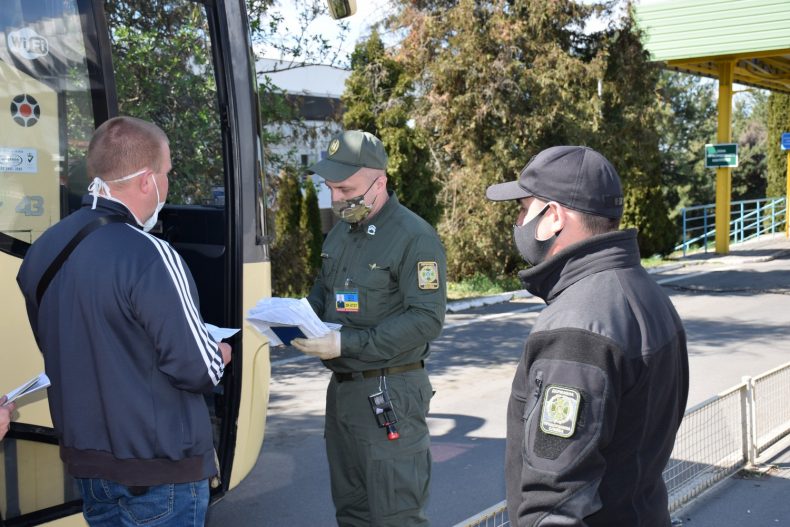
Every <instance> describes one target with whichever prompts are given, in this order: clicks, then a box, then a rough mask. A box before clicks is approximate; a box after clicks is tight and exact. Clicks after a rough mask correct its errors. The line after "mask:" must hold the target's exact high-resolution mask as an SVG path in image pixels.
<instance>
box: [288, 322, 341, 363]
mask: <svg viewBox="0 0 790 527" xmlns="http://www.w3.org/2000/svg"><path fill="white" fill-rule="evenodd" d="M291 345H292V346H293V347H294V348H296V349H298V350H299V351H301V352H302V353H304V354H305V355H312V356H313V357H318V358H319V359H321V360H330V359H335V358H337V357H339V356H340V332H339V331H336V330H334V329H333V330H331V331H330V332H329V333H327V334H326V335H324V336H323V337H315V338H312V339H293V340H292V341H291Z"/></svg>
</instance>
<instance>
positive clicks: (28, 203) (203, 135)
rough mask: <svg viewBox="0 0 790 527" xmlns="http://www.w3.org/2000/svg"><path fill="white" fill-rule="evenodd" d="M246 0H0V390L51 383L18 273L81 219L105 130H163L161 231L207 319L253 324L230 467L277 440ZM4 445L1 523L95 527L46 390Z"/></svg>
mask: <svg viewBox="0 0 790 527" xmlns="http://www.w3.org/2000/svg"><path fill="white" fill-rule="evenodd" d="M258 101H259V99H258V97H257V88H256V79H255V68H254V59H253V55H252V51H251V44H250V39H249V30H248V21H247V15H246V10H245V2H244V0H128V1H104V0H0V299H2V303H1V304H0V306H1V307H0V335H2V336H3V346H2V347H1V348H0V394H2V393H6V392H8V391H9V390H11V389H12V388H14V387H16V386H18V385H19V384H21V383H22V382H24V381H25V380H27V379H29V378H32V377H33V376H35V375H37V374H38V373H39V372H41V371H43V369H44V363H43V359H42V356H41V354H40V352H39V350H38V348H37V347H36V343H35V341H34V339H33V335H32V332H31V330H30V328H29V325H28V321H27V318H26V313H25V306H24V302H23V299H22V295H21V294H20V292H19V290H18V288H17V284H16V281H15V277H16V274H17V271H18V270H19V266H20V263H21V259H22V257H24V255H25V252H26V250H27V248H28V247H29V246H30V244H31V243H32V242H34V241H35V240H36V239H37V238H38V237H39V236H40V235H41V233H42V232H43V231H44V230H46V229H47V228H48V227H50V226H51V225H53V224H54V223H56V222H57V221H59V220H60V219H62V218H63V217H65V216H66V215H68V214H69V213H70V212H72V211H73V210H75V209H76V208H77V207H79V203H80V198H81V196H82V195H84V194H85V193H86V188H87V185H88V181H87V177H86V174H85V163H84V160H85V154H86V150H87V145H88V141H89V140H90V137H91V135H92V132H93V130H94V129H95V128H96V127H97V126H98V125H99V124H101V123H102V122H104V121H105V120H107V119H108V118H110V117H113V116H116V115H132V116H136V117H140V118H144V119H149V120H151V121H154V122H156V123H157V124H158V125H159V126H160V127H161V128H162V129H163V130H164V131H165V132H166V133H167V135H168V136H169V138H170V142H171V143H170V148H171V152H172V158H173V167H174V168H173V171H172V172H171V176H170V181H171V184H170V195H169V200H168V204H167V205H166V206H165V208H164V209H163V211H162V212H161V213H160V215H159V218H160V222H159V223H158V224H157V227H156V228H155V229H154V231H153V233H154V234H156V235H157V236H160V237H162V238H164V239H166V240H167V241H169V242H170V243H171V244H172V245H173V246H174V247H175V248H176V249H177V250H178V251H179V253H180V254H181V255H182V256H183V257H184V259H185V260H186V262H187V263H188V265H189V267H190V269H191V271H192V273H193V275H194V277H195V281H196V283H197V287H198V289H199V293H200V300H201V302H200V304H201V306H202V309H203V313H202V314H203V317H204V319H205V320H206V322H209V323H212V324H215V325H217V326H220V327H230V328H243V329H242V331H241V332H240V333H238V334H237V335H236V336H235V337H233V339H231V340H230V344H231V345H232V346H233V348H234V359H233V362H232V363H231V364H230V366H229V368H227V369H226V373H225V377H224V379H223V381H222V383H221V385H220V386H218V387H217V389H216V390H215V391H214V393H213V394H211V395H210V396H207V402H208V404H209V407H210V409H211V413H212V419H213V424H214V429H215V444H216V447H217V451H218V455H219V460H220V466H221V470H222V484H221V486H220V487H218V488H215V489H212V495H213V497H214V498H217V497H218V496H220V495H222V493H224V492H226V491H227V490H228V489H230V488H233V487H234V486H235V485H237V484H238V483H239V482H240V481H241V480H242V479H243V478H244V477H245V476H246V475H247V474H248V473H249V471H250V470H251V469H252V467H253V465H254V463H255V462H256V460H257V458H258V454H259V451H260V447H261V443H262V441H263V436H264V423H265V417H266V407H267V404H268V397H269V396H268V387H269V375H270V365H269V350H268V344H267V342H266V341H265V339H264V338H263V337H261V336H260V335H259V334H257V333H255V332H254V331H253V330H252V329H251V328H250V327H249V325H247V324H245V323H244V316H245V313H246V312H247V310H248V309H249V308H250V307H252V306H253V305H254V304H255V302H256V301H257V300H259V299H260V298H262V297H264V296H268V295H270V294H271V293H270V282H271V280H270V278H271V269H270V265H269V257H268V248H269V246H268V245H269V241H270V238H269V236H268V234H267V229H268V227H269V226H268V225H267V211H266V204H267V203H268V202H269V198H270V196H268V189H267V185H266V180H265V178H264V176H263V170H262V166H263V159H262V145H261V135H260V122H259V119H260V112H259V109H258V104H259V103H258ZM21 403H22V404H21V406H19V408H18V410H17V414H16V416H15V417H16V420H15V422H14V423H13V424H12V426H11V430H10V432H9V434H8V435H7V436H6V438H5V440H4V441H3V442H2V443H0V525H2V526H16V525H39V524H44V523H47V524H50V525H84V521H83V520H82V517H81V515H80V512H81V502H80V495H79V491H78V489H77V487H76V485H75V482H74V480H73V479H72V478H70V477H69V476H68V475H67V474H66V473H65V472H64V468H63V464H62V463H61V461H60V458H59V453H58V447H57V439H56V437H55V435H54V431H53V429H52V422H51V419H50V416H49V410H48V405H47V400H46V394H45V393H44V392H43V391H42V392H39V393H38V394H36V395H32V396H30V397H29V398H28V399H25V400H23V401H21Z"/></svg>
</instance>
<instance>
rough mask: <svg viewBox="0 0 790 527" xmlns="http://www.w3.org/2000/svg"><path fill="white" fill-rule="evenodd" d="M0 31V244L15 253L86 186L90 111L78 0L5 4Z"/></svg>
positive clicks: (57, 217)
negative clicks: (83, 162)
mask: <svg viewBox="0 0 790 527" xmlns="http://www.w3.org/2000/svg"><path fill="white" fill-rule="evenodd" d="M0 36H2V38H0V120H2V125H0V233H1V234H0V248H2V249H3V250H6V251H7V252H12V253H14V252H16V253H19V252H20V251H21V250H23V248H24V247H25V246H26V245H27V244H30V243H32V242H33V241H34V240H35V239H36V238H38V236H39V235H40V234H41V233H42V232H43V231H44V230H45V229H46V228H47V227H49V226H50V225H52V224H53V223H55V222H57V221H58V220H60V219H61V217H63V216H65V215H66V214H67V213H68V201H69V195H68V188H69V187H77V186H79V187H81V189H80V194H82V193H84V192H85V188H86V187H87V181H86V180H85V178H84V176H83V177H81V178H80V177H79V174H78V175H76V176H75V179H74V180H72V181H69V178H70V172H71V168H72V167H73V166H74V165H75V164H76V165H78V164H79V163H78V161H79V160H80V159H82V158H83V157H84V154H85V150H86V149H87V142H88V140H89V138H90V135H91V133H92V132H93V127H94V124H93V123H94V116H93V111H92V104H91V94H90V90H89V86H90V82H89V74H88V67H87V61H86V56H85V45H84V40H83V30H82V27H81V19H80V15H79V13H78V10H77V5H76V0H71V1H59V2H55V1H49V2H13V3H6V4H5V5H4V8H3V10H2V11H0ZM76 172H79V170H77V171H76ZM78 178H79V179H80V181H77V179H78ZM77 199H79V198H77ZM16 240H18V241H22V242H25V243H24V244H19V243H15V241H16Z"/></svg>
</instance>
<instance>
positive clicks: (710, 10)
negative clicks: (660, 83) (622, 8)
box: [635, 0, 790, 93]
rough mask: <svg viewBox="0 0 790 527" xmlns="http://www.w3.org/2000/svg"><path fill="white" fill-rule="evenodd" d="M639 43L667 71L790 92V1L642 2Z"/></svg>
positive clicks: (637, 7) (712, 0) (639, 15)
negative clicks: (729, 71) (725, 76)
mask: <svg viewBox="0 0 790 527" xmlns="http://www.w3.org/2000/svg"><path fill="white" fill-rule="evenodd" d="M635 14H636V20H637V24H638V26H639V28H640V29H641V30H642V31H643V32H644V35H643V42H644V45H645V48H646V49H647V50H648V51H649V52H650V54H651V56H652V59H653V60H655V61H657V62H663V63H664V64H665V65H666V67H668V68H671V69H676V70H680V71H687V72H690V73H696V74H699V75H706V76H710V77H718V71H719V68H718V63H720V62H727V61H733V62H734V63H735V69H734V72H733V75H734V77H733V80H734V82H737V83H740V84H747V85H751V86H756V87H759V88H766V89H770V90H775V91H782V92H787V93H790V0H641V1H640V2H639V3H638V4H637V5H636V8H635Z"/></svg>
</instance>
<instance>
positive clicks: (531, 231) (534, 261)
mask: <svg viewBox="0 0 790 527" xmlns="http://www.w3.org/2000/svg"><path fill="white" fill-rule="evenodd" d="M547 210H549V206H548V205H546V206H545V207H543V210H541V211H540V212H539V213H538V215H537V216H535V217H534V218H532V219H531V220H529V221H528V222H527V223H526V224H525V225H523V226H518V225H514V226H513V239H514V240H515V241H516V248H517V249H518V253H519V254H520V255H521V257H522V258H524V261H526V262H527V263H528V264H529V265H531V266H535V265H538V264H539V263H541V262H542V261H543V260H545V259H546V255H547V254H548V253H549V251H550V250H551V247H552V245H554V242H556V241H557V236H559V234H560V233H559V232H556V233H554V235H553V236H552V237H551V238H549V239H548V240H538V239H537V238H536V237H535V235H536V234H537V231H538V224H539V223H540V220H541V219H542V218H543V215H544V214H546V211H547ZM560 232H561V231H560Z"/></svg>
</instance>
